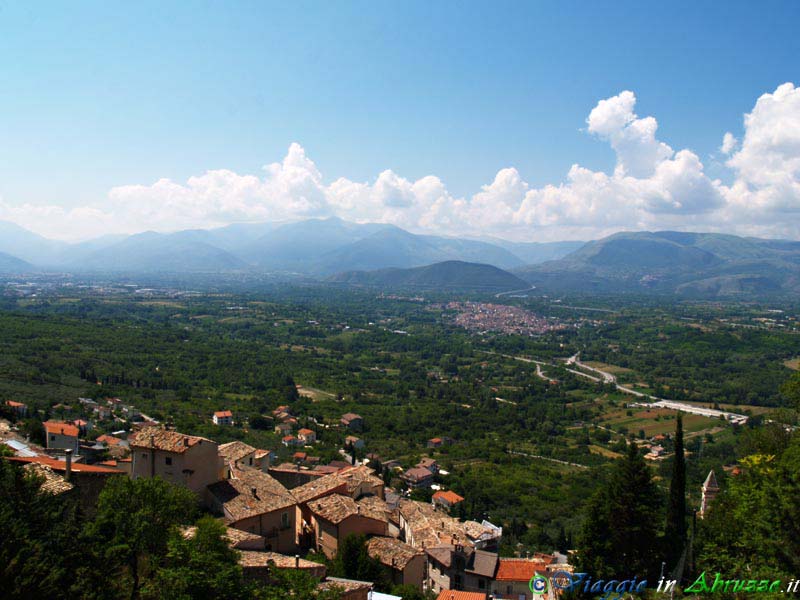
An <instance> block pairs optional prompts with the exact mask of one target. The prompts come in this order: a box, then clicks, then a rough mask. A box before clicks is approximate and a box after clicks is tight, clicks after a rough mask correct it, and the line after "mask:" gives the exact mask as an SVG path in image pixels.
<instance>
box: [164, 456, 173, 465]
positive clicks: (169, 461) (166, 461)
mask: <svg viewBox="0 0 800 600" xmlns="http://www.w3.org/2000/svg"><path fill="white" fill-rule="evenodd" d="M164 462H165V463H166V464H167V465H171V464H172V457H171V456H165V457H164Z"/></svg>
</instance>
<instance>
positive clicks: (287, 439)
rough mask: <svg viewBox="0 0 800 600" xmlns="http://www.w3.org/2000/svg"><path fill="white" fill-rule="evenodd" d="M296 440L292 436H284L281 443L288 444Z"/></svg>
mask: <svg viewBox="0 0 800 600" xmlns="http://www.w3.org/2000/svg"><path fill="white" fill-rule="evenodd" d="M296 439H297V438H296V437H294V436H293V435H287V436H285V437H284V438H283V441H284V442H288V441H291V440H296Z"/></svg>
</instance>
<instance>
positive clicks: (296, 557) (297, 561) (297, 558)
mask: <svg viewBox="0 0 800 600" xmlns="http://www.w3.org/2000/svg"><path fill="white" fill-rule="evenodd" d="M294 568H295V569H299V568H300V555H299V554H295V555H294Z"/></svg>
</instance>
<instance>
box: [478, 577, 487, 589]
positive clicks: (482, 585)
mask: <svg viewBox="0 0 800 600" xmlns="http://www.w3.org/2000/svg"><path fill="white" fill-rule="evenodd" d="M478 589H479V590H485V589H486V582H485V581H484V580H483V579H479V580H478Z"/></svg>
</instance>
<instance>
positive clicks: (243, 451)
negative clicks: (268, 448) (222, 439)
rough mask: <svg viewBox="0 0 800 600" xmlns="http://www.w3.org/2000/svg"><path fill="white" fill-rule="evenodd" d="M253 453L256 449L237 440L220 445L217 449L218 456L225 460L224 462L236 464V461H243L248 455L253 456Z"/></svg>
mask: <svg viewBox="0 0 800 600" xmlns="http://www.w3.org/2000/svg"><path fill="white" fill-rule="evenodd" d="M255 452H256V449H255V448H254V447H253V446H251V445H249V444H245V443H244V442H240V441H239V440H236V441H235V442H228V443H227V444H222V445H221V446H220V447H219V455H220V456H221V457H222V458H224V459H225V462H231V461H233V462H236V461H237V460H241V459H243V458H244V457H245V456H247V455H248V454H250V453H253V454H254V453H255Z"/></svg>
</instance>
